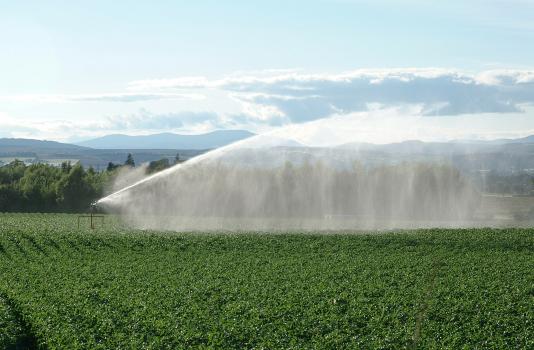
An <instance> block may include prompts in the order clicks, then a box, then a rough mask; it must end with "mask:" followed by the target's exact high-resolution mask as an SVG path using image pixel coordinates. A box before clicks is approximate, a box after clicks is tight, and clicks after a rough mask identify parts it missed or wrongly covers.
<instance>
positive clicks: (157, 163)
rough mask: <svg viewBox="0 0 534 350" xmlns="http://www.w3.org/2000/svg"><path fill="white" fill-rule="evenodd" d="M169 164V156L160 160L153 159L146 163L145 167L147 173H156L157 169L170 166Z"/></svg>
mask: <svg viewBox="0 0 534 350" xmlns="http://www.w3.org/2000/svg"><path fill="white" fill-rule="evenodd" d="M170 166H171V164H170V162H169V158H161V159H160V160H154V161H152V162H150V163H148V167H147V170H146V171H147V174H152V173H156V172H158V171H161V170H164V169H167V168H168V167H170Z"/></svg>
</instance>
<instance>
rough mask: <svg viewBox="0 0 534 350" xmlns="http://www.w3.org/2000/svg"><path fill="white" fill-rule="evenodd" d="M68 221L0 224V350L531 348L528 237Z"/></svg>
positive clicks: (532, 235) (515, 232)
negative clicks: (183, 228)
mask: <svg viewBox="0 0 534 350" xmlns="http://www.w3.org/2000/svg"><path fill="white" fill-rule="evenodd" d="M76 218H77V217H76V216H75V215H52V214H50V215H46V214H45V215H39V214H33V215H26V214H9V215H8V214H0V348H7V349H10V348H12V349H16V348H27V347H29V348H43V349H81V348H84V349H87V348H100V349H119V348H120V349H130V348H131V349H165V348H168V349H179V348H191V347H192V348H257V349H279V348H293V349H302V348H332V349H339V348H347V349H358V348H360V349H362V348H363V349H365V348H370V349H399V348H408V349H410V348H425V349H426V348H450V349H459V348H465V349H471V348H479V349H493V348H502V349H533V348H534V230H529V229H506V230H505V229H502V230H497V229H473V230H439V229H435V230H418V231H402V232H387V233H369V234H365V233H346V232H345V233H329V234H318V233H317V234H310V233H298V232H294V233H288V234H281V233H277V234H261V233H236V234H230V233H204V234H202V233H170V232H152V231H140V230H133V229H128V228H125V227H121V225H119V224H118V223H117V222H115V221H114V220H113V219H112V218H107V221H106V223H105V227H104V228H99V229H97V230H95V231H91V230H89V229H87V228H85V227H83V228H81V229H79V230H78V229H77V227H76V226H77V225H76ZM85 226H86V225H85Z"/></svg>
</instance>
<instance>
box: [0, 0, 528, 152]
mask: <svg viewBox="0 0 534 350" xmlns="http://www.w3.org/2000/svg"><path fill="white" fill-rule="evenodd" d="M532 43H534V1H528V0H507V1H504V0H502V1H501V0H485V1H483V0H463V1H459V0H449V1H423V0H397V1H386V0H373V1H371V0H338V1H334V0H332V1H327V0H323V1H312V0H307V1H291V0H285V1H276V0H270V1H250V0H249V1H237V0H236V1H220V0H219V1H203V0H198V1H154V0H153V1H135V2H133V1H90V2H77V1H53V0H49V1H25V0H20V1H7V0H0V137H29V138H30V137H31V138H41V139H49V140H58V141H69V142H75V141H80V140H84V139H88V138H92V137H95V136H101V135H105V134H110V133H125V134H148V133H156V132H163V131H165V132H168V131H172V132H179V133H188V134H191V133H200V132H206V131H211V130H216V129H247V130H251V131H254V132H265V131H269V130H274V129H278V128H288V130H289V129H291V130H294V128H295V127H298V126H299V125H307V124H310V122H311V123H312V124H313V123H317V122H319V123H322V124H321V125H322V127H324V126H325V125H328V123H330V121H331V123H330V125H336V127H339V128H343V126H342V125H343V123H345V122H347V121H349V122H350V121H352V122H353V125H352V127H356V128H359V125H362V123H367V124H365V125H362V127H361V129H363V128H365V127H367V129H368V130H370V128H374V130H373V132H375V133H380V134H382V135H392V134H395V133H396V132H398V133H400V130H402V129H405V130H404V131H406V130H408V131H410V130H412V131H413V129H414V128H415V129H417V130H418V131H417V132H416V133H413V132H407V135H409V136H407V137H417V138H421V139H433V138H438V139H455V138H465V137H469V138H498V137H516V136H525V135H528V134H534V45H532ZM340 121H341V122H340ZM354 123H356V126H355V125H354ZM386 129H387V130H386ZM296 130H298V129H296ZM386 131H387V132H386Z"/></svg>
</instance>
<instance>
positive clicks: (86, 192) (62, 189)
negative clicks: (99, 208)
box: [57, 164, 98, 212]
mask: <svg viewBox="0 0 534 350" xmlns="http://www.w3.org/2000/svg"><path fill="white" fill-rule="evenodd" d="M86 180H87V176H86V173H85V171H84V169H83V167H82V166H81V165H79V164H77V165H75V166H74V167H73V168H72V170H71V171H70V172H69V173H68V174H67V175H65V176H63V177H62V178H61V180H60V181H59V184H58V187H57V198H58V203H59V205H60V207H61V209H63V210H65V211H74V212H76V211H82V210H85V209H87V207H88V206H89V204H90V203H91V201H92V200H94V199H95V198H96V197H97V196H98V193H96V191H95V189H94V188H93V187H92V186H91V185H90V184H89V183H88V182H87V181H86Z"/></svg>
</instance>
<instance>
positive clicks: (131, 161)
mask: <svg viewBox="0 0 534 350" xmlns="http://www.w3.org/2000/svg"><path fill="white" fill-rule="evenodd" d="M124 165H127V166H130V167H132V168H133V167H134V166H135V161H134V159H133V156H132V154H131V153H128V156H127V157H126V161H125V162H124Z"/></svg>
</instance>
